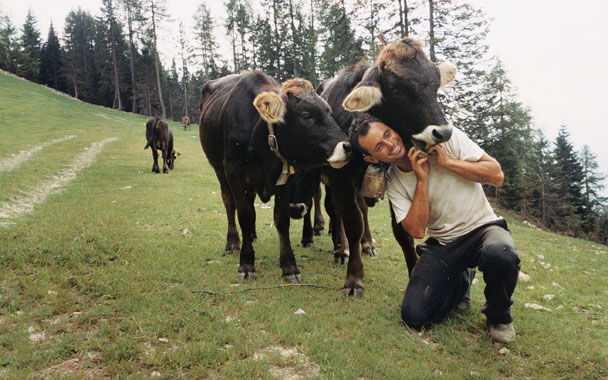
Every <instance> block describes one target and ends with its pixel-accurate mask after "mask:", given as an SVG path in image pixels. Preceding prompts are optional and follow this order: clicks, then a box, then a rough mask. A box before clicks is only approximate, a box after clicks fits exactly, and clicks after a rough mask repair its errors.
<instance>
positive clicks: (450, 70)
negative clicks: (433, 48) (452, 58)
mask: <svg viewBox="0 0 608 380" xmlns="http://www.w3.org/2000/svg"><path fill="white" fill-rule="evenodd" d="M436 66H437V69H438V70H439V75H440V76H441V84H440V85H439V88H440V89H442V88H444V87H445V86H446V85H448V84H449V83H450V82H451V81H453V80H454V78H455V77H456V71H457V69H456V66H455V65H454V64H452V63H450V62H440V63H437V64H436Z"/></svg>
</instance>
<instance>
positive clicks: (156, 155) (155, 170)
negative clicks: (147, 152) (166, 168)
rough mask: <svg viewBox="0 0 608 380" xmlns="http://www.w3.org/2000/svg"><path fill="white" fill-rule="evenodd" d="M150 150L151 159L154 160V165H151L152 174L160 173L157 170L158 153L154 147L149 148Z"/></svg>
mask: <svg viewBox="0 0 608 380" xmlns="http://www.w3.org/2000/svg"><path fill="white" fill-rule="evenodd" d="M150 148H152V159H153V160H154V163H153V164H152V172H154V173H160V169H159V168H158V152H157V151H156V148H155V147H153V146H152V147H150Z"/></svg>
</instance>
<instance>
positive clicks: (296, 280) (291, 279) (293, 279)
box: [283, 274, 302, 284]
mask: <svg viewBox="0 0 608 380" xmlns="http://www.w3.org/2000/svg"><path fill="white" fill-rule="evenodd" d="M283 280H285V282H288V283H290V284H301V283H302V275H301V274H290V275H288V276H283Z"/></svg>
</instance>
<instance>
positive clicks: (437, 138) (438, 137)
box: [412, 124, 452, 145]
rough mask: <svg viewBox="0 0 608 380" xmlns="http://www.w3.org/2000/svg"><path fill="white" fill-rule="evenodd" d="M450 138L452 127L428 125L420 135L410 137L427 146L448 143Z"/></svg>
mask: <svg viewBox="0 0 608 380" xmlns="http://www.w3.org/2000/svg"><path fill="white" fill-rule="evenodd" d="M450 137H452V125H451V124H445V125H429V126H427V127H426V128H424V130H423V131H422V132H420V133H417V134H415V135H413V136H412V138H413V139H416V140H419V141H422V142H425V143H427V144H431V145H433V144H438V143H441V142H445V141H448V140H449V139H450Z"/></svg>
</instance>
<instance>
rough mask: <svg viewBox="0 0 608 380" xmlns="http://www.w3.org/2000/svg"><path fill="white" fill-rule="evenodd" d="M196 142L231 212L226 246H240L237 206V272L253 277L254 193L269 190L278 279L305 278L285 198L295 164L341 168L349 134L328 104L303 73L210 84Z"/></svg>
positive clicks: (250, 75)
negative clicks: (294, 246)
mask: <svg viewBox="0 0 608 380" xmlns="http://www.w3.org/2000/svg"><path fill="white" fill-rule="evenodd" d="M199 131H200V142H201V146H202V148H203V151H204V153H205V155H206V156H207V159H208V160H209V163H210V164H211V166H212V167H213V169H214V170H215V173H216V175H217V178H218V180H219V182H220V188H221V193H222V199H223V201H224V207H225V208H226V214H227V218H228V233H227V239H226V240H227V242H226V249H225V250H226V251H233V250H238V249H239V244H240V239H239V234H238V231H237V229H236V224H235V218H234V212H235V209H236V212H237V215H238V221H239V225H240V227H241V233H242V238H243V243H242V246H241V247H240V263H239V268H238V273H237V276H238V278H239V279H240V280H243V279H246V278H248V279H254V278H255V277H256V270H255V263H254V262H255V252H254V249H253V246H252V241H253V240H254V239H255V237H256V234H255V217H256V215H255V209H254V203H253V202H254V199H255V196H256V194H257V195H258V197H259V198H260V200H261V201H262V202H264V203H266V202H268V201H269V200H270V198H271V197H272V196H273V195H274V200H275V204H274V224H275V227H276V229H277V232H278V234H279V251H280V258H279V263H280V266H281V269H282V277H283V278H284V279H285V280H286V281H288V282H294V283H299V282H301V280H302V276H301V274H300V271H299V270H298V267H297V265H296V260H295V258H294V255H293V250H292V247H291V243H290V240H289V223H290V220H289V202H290V195H291V187H292V182H293V181H291V180H290V177H289V173H290V172H292V171H293V167H295V168H298V169H308V168H314V167H319V166H322V165H329V166H331V167H334V168H340V167H342V166H344V165H345V164H346V163H347V162H348V160H349V158H350V155H351V149H350V145H349V144H348V143H347V142H346V138H347V137H346V134H345V132H344V131H343V130H342V129H340V127H339V126H338V125H337V124H336V121H335V120H334V118H333V116H332V113H331V109H330V107H329V105H328V104H327V102H325V100H323V99H322V98H321V97H320V96H318V95H317V94H316V93H315V92H314V88H313V86H312V85H311V84H310V82H308V81H307V80H305V79H299V78H296V79H290V80H288V81H286V82H284V83H283V84H279V83H278V82H276V81H275V80H274V79H273V78H271V77H270V76H268V75H266V74H264V73H262V72H259V71H249V72H242V73H241V74H233V75H229V76H226V77H223V78H220V79H215V80H211V81H209V82H207V83H206V84H205V86H204V87H203V90H202V100H201V108H200V122H199Z"/></svg>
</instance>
